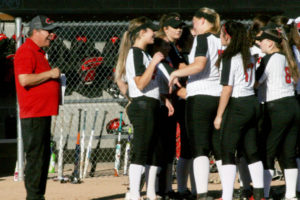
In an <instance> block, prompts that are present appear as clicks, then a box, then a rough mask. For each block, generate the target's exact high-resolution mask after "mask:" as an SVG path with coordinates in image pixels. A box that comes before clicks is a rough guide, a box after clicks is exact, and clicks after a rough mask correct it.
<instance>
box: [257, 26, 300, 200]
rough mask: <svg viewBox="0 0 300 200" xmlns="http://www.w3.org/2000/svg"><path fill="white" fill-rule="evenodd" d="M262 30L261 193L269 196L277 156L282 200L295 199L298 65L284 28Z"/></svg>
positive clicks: (260, 43)
mask: <svg viewBox="0 0 300 200" xmlns="http://www.w3.org/2000/svg"><path fill="white" fill-rule="evenodd" d="M262 30H263V33H262V34H261V36H259V37H257V38H256V39H257V40H259V41H260V42H259V45H260V48H261V50H262V52H264V53H266V54H267V55H266V56H265V57H264V58H263V60H262V64H263V65H264V66H260V67H263V68H264V71H263V73H262V75H261V77H260V78H259V81H258V83H259V84H262V83H265V84H264V87H265V91H266V92H265V95H264V100H265V102H266V106H265V120H266V123H267V125H269V126H270V129H269V132H268V133H267V139H266V144H265V155H264V167H265V171H264V189H265V191H264V195H265V197H266V198H268V197H269V191H270V184H271V180H272V176H273V174H274V158H275V156H278V160H279V163H280V166H281V168H282V169H284V176H285V182H286V192H285V199H294V198H295V197H296V183H297V174H298V170H297V164H296V145H297V135H298V133H299V122H300V121H299V120H300V113H299V105H298V103H297V100H296V98H295V96H294V86H293V82H294V81H295V82H296V81H297V80H298V77H299V73H298V67H297V64H296V62H295V60H294V59H293V56H292V55H291V52H292V51H291V49H290V47H289V44H288V39H287V37H286V35H285V34H284V29H282V28H279V27H277V26H276V25H275V24H269V25H267V26H266V27H264V28H263V29H262ZM281 44H282V45H281ZM282 52H283V53H284V54H283V53H282Z"/></svg>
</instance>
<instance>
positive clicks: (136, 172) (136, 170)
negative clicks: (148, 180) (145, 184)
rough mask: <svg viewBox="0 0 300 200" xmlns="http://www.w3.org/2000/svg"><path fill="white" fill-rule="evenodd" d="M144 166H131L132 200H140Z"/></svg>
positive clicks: (130, 186)
mask: <svg viewBox="0 0 300 200" xmlns="http://www.w3.org/2000/svg"><path fill="white" fill-rule="evenodd" d="M144 170H145V169H144V166H143V165H137V164H130V166H129V188H130V189H129V191H130V199H131V200H139V198H140V183H141V176H142V174H143V171H144Z"/></svg>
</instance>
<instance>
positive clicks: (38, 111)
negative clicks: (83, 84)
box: [14, 16, 60, 200]
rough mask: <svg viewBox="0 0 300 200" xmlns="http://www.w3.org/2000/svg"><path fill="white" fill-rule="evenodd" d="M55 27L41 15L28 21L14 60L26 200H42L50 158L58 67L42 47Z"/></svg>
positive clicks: (55, 112) (56, 96) (55, 113)
mask: <svg viewBox="0 0 300 200" xmlns="http://www.w3.org/2000/svg"><path fill="white" fill-rule="evenodd" d="M55 28H56V26H55V25H54V23H53V21H51V20H50V19H49V18H47V17H45V16H36V17H34V18H33V19H32V20H31V22H30V29H29V32H28V36H29V37H28V38H27V39H26V41H25V43H24V44H23V45H22V46H21V47H20V48H19V49H18V50H17V52H16V55H15V61H14V70H15V80H16V89H17V97H18V102H19V107H20V118H21V128H22V135H23V141H24V151H25V153H26V166H25V188H26V191H27V197H26V199H27V200H42V199H45V198H44V194H45V190H46V182H47V175H48V168H49V160H50V135H51V134H50V127H51V116H52V115H57V114H58V105H59V91H60V89H59V87H60V84H59V77H60V70H59V69H58V68H51V67H50V65H49V63H48V61H47V58H46V56H45V52H44V50H42V49H41V48H42V47H48V46H49V45H50V41H51V40H52V38H53V36H54V34H53V33H52V31H53V30H54V29H55Z"/></svg>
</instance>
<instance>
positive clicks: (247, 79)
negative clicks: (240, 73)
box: [245, 63, 254, 82]
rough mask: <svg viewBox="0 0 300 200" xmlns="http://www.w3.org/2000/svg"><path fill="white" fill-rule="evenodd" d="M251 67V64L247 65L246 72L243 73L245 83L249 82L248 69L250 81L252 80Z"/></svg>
mask: <svg viewBox="0 0 300 200" xmlns="http://www.w3.org/2000/svg"><path fill="white" fill-rule="evenodd" d="M253 67H254V65H253V63H250V64H248V67H247V71H245V81H246V82H249V74H248V69H250V80H251V79H252V73H253V70H252V69H253Z"/></svg>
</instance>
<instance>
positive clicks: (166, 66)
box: [161, 61, 175, 75]
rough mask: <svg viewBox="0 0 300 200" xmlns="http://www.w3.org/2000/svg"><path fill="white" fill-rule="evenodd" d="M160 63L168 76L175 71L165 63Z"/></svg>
mask: <svg viewBox="0 0 300 200" xmlns="http://www.w3.org/2000/svg"><path fill="white" fill-rule="evenodd" d="M161 63H162V64H163V65H164V67H165V69H166V70H167V72H168V74H169V75H170V74H171V73H172V72H173V71H175V69H174V68H172V67H171V66H170V65H169V64H168V63H167V62H165V61H162V62H161Z"/></svg>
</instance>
